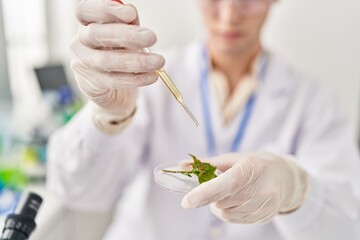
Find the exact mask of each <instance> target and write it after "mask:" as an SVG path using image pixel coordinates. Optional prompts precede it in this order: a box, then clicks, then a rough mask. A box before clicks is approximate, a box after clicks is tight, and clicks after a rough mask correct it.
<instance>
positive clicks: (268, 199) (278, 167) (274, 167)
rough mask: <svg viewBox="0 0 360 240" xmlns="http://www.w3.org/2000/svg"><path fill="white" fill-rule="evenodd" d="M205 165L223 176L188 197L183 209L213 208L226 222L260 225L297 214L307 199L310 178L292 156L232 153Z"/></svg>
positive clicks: (207, 183) (202, 185)
mask: <svg viewBox="0 0 360 240" xmlns="http://www.w3.org/2000/svg"><path fill="white" fill-rule="evenodd" d="M203 161H205V162H209V163H211V164H212V165H214V166H217V168H218V169H219V170H220V171H222V172H223V173H222V174H220V175H219V176H218V177H216V178H214V179H212V180H210V181H209V182H205V183H203V184H201V185H199V186H198V187H196V188H195V189H193V190H192V191H191V192H189V193H188V194H187V195H185V197H184V198H183V201H182V203H181V204H182V206H183V207H184V208H197V207H202V206H204V205H207V204H210V208H211V211H212V213H213V214H214V215H215V216H217V217H218V218H220V219H222V220H224V221H227V222H232V223H260V222H268V221H270V220H271V219H272V218H273V217H274V216H275V215H277V214H278V213H287V212H291V211H293V210H296V209H297V208H299V207H300V206H301V204H302V202H303V200H304V198H305V194H306V191H307V185H308V183H307V181H308V180H307V174H306V172H305V171H304V170H302V169H301V168H300V167H299V166H298V165H297V163H296V162H295V160H294V159H293V157H291V156H278V155H273V154H270V153H264V152H262V153H249V154H244V153H232V154H226V155H222V156H219V157H215V158H212V159H209V160H206V159H205V160H204V159H203Z"/></svg>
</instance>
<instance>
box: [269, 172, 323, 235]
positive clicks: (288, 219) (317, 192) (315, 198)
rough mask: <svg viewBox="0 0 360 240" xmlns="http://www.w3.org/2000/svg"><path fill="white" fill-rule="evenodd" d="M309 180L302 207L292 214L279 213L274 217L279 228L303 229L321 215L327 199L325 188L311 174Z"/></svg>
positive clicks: (285, 229)
mask: <svg viewBox="0 0 360 240" xmlns="http://www.w3.org/2000/svg"><path fill="white" fill-rule="evenodd" d="M308 180H309V184H308V192H307V195H306V197H305V200H304V202H303V203H302V205H301V206H300V208H299V209H297V210H296V211H294V212H292V213H290V214H286V215H278V216H276V217H275V218H274V221H275V224H276V225H277V226H278V227H279V228H284V229H282V230H283V231H288V228H291V229H292V230H298V229H302V228H304V227H306V226H308V225H309V224H311V223H313V222H314V221H315V220H316V218H317V217H318V216H319V215H320V212H321V209H322V207H323V205H324V201H325V188H324V187H323V186H322V185H321V183H320V182H319V181H317V179H315V178H313V177H311V176H309V177H308Z"/></svg>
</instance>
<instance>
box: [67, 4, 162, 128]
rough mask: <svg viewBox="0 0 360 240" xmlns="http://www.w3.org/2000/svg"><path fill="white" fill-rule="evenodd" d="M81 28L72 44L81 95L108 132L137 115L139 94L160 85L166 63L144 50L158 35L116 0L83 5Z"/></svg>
mask: <svg viewBox="0 0 360 240" xmlns="http://www.w3.org/2000/svg"><path fill="white" fill-rule="evenodd" d="M76 15H77V18H78V20H79V21H80V23H81V26H80V27H79V30H78V32H77V34H76V35H75V37H74V39H73V41H72V44H71V49H70V50H71V55H72V59H71V63H72V64H71V66H72V69H73V72H74V75H75V78H76V80H77V83H78V86H79V88H80V90H81V91H82V92H83V93H84V94H85V95H86V96H87V97H88V98H89V99H90V100H91V101H92V102H94V103H95V110H94V118H95V123H96V124H97V126H98V127H99V128H100V129H102V130H104V131H108V130H106V129H104V128H106V125H107V124H110V125H111V124H113V125H116V124H118V123H120V122H122V121H123V120H124V119H127V118H129V117H130V116H132V115H133V113H134V112H135V102H136V98H137V88H138V87H140V86H145V85H148V84H152V83H154V82H155V81H156V80H157V78H158V76H157V74H156V73H155V70H157V69H160V68H161V67H162V66H163V65H164V63H165V60H164V58H163V57H162V56H160V55H157V54H151V53H144V52H142V50H141V49H143V48H145V47H149V46H151V45H153V44H154V43H155V42H156V35H155V34H154V33H153V32H152V31H150V30H148V29H146V28H143V27H141V26H139V20H138V15H137V11H136V8H135V7H134V6H132V5H122V4H120V3H118V2H115V1H112V0H82V1H81V2H80V3H79V4H78V7H77V11H76Z"/></svg>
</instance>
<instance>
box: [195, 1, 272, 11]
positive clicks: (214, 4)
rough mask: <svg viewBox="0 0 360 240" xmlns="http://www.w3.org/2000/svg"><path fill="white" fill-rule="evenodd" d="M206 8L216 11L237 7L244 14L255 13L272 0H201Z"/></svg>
mask: <svg viewBox="0 0 360 240" xmlns="http://www.w3.org/2000/svg"><path fill="white" fill-rule="evenodd" d="M201 1H202V2H203V4H205V5H206V6H207V7H209V8H211V9H213V10H218V9H220V8H221V7H223V6H226V5H227V6H232V7H238V8H239V9H241V10H242V11H243V12H244V13H248V14H251V13H257V12H260V11H261V10H263V9H264V8H265V7H266V6H268V4H269V3H270V2H272V1H273V0H201Z"/></svg>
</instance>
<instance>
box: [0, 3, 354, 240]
mask: <svg viewBox="0 0 360 240" xmlns="http://www.w3.org/2000/svg"><path fill="white" fill-rule="evenodd" d="M77 2H78V1H76V0H66V1H55V0H31V1H19V0H1V1H0V227H1V229H2V228H3V224H4V221H5V218H6V216H7V214H9V213H10V212H11V211H12V210H13V209H14V206H15V203H16V202H17V200H18V199H19V197H20V195H21V194H22V193H24V192H26V191H34V192H36V193H38V194H39V195H41V196H42V198H43V204H42V206H41V208H40V210H39V212H38V216H37V218H36V222H37V224H38V227H37V229H36V230H35V232H34V233H33V235H32V236H31V238H30V239H33V240H42V239H47V240H57V239H62V240H64V239H72V240H77V239H88V240H92V239H94V240H95V239H100V238H101V235H102V234H103V233H104V231H105V230H106V227H107V226H108V224H109V223H110V221H111V216H112V213H111V212H109V213H106V214H104V213H89V212H75V211H73V210H69V209H67V208H66V207H65V206H63V205H62V204H61V202H60V201H59V200H58V199H57V198H56V197H55V196H53V195H52V194H51V193H49V192H47V191H46V190H45V187H44V181H45V179H46V145H47V139H48V137H49V135H50V134H51V133H52V131H54V130H55V129H56V128H58V127H60V126H62V125H64V124H65V123H66V122H68V121H69V120H70V119H71V118H72V116H73V115H74V114H75V113H76V112H77V111H78V110H79V109H80V108H81V107H82V106H83V105H84V103H85V101H86V100H85V99H84V98H83V96H82V95H81V94H80V93H79V92H78V90H77V88H76V86H75V82H74V79H73V76H72V74H71V70H70V66H69V64H70V55H69V46H70V41H71V39H72V36H73V35H74V33H75V31H76V29H77V20H76V18H75V15H74V10H75V7H76V4H77ZM129 2H131V3H132V4H134V5H135V6H136V7H137V8H138V11H139V16H140V24H141V25H142V26H145V27H148V28H150V29H152V30H153V31H154V32H155V33H156V34H157V38H158V41H157V43H156V45H154V46H153V47H152V51H153V52H159V51H160V52H161V51H164V50H166V49H169V48H176V47H178V46H181V45H183V44H186V43H188V42H189V41H191V40H193V39H197V38H201V37H202V36H203V35H204V32H203V30H202V27H201V25H202V22H201V20H200V15H199V13H198V11H197V7H196V2H195V1H194V0H183V1H169V0H152V1H146V0H131V1H130V0H129ZM359 29H360V1H358V0H312V1H304V0H302V1H300V0H278V1H277V3H276V6H274V8H273V10H272V12H271V14H270V16H269V19H268V22H267V24H266V28H265V29H264V33H263V43H264V45H265V46H266V47H267V48H268V49H270V50H271V51H273V52H276V53H277V54H278V55H280V56H281V57H282V58H283V59H285V60H286V61H287V62H289V63H290V64H291V65H293V66H295V67H296V68H297V69H299V70H301V71H302V72H304V73H306V74H307V75H310V76H313V77H314V78H315V79H318V80H319V81H321V82H322V84H323V85H325V86H326V87H328V88H330V89H331V90H332V91H333V92H334V93H335V94H336V97H337V100H338V103H339V105H340V108H341V109H342V111H343V113H344V114H345V115H346V116H347V117H348V119H349V121H350V122H351V124H352V126H353V129H354V134H356V137H357V139H358V142H359V146H360V141H359V139H360V31H359ZM359 174H360V173H359ZM139 185H141V184H139ZM138 191H139V192H141V186H140V187H139V188H138ZM125 204H126V202H124V203H119V205H125ZM179 204H180V203H179ZM120 207H121V206H120Z"/></svg>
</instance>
